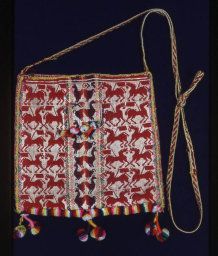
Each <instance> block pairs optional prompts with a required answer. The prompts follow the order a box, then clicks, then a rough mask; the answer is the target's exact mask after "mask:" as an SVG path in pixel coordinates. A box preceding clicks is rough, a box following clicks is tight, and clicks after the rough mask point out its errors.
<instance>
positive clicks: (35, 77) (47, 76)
mask: <svg viewBox="0 0 218 256" xmlns="http://www.w3.org/2000/svg"><path fill="white" fill-rule="evenodd" d="M149 74H151V73H150V71H144V72H140V73H130V74H100V73H88V74H75V75H65V74H64V75H61V74H55V75H50V74H28V75H25V74H24V75H20V76H22V77H25V78H30V79H32V80H38V79H42V80H45V79H46V80H52V79H54V78H72V77H79V78H86V77H88V76H96V77H104V76H109V77H137V76H138V75H149Z"/></svg>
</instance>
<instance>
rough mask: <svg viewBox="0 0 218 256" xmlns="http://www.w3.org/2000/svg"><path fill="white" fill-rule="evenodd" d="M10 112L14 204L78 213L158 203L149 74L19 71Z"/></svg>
mask: <svg viewBox="0 0 218 256" xmlns="http://www.w3.org/2000/svg"><path fill="white" fill-rule="evenodd" d="M16 112H17V120H16V121H17V122H16V124H17V125H16V129H17V131H16V147H15V150H16V152H15V153H16V155H17V157H16V159H15V167H16V175H15V183H16V201H17V204H16V205H17V210H18V211H24V212H25V211H26V212H31V213H35V214H43V212H45V214H46V212H47V210H49V209H52V211H53V215H56V216H59V215H61V214H62V212H63V211H64V212H65V215H70V214H72V212H73V211H77V215H78V216H80V214H81V213H80V212H78V210H79V211H84V210H85V211H89V210H90V209H101V210H100V211H102V212H103V214H106V215H107V214H110V213H111V214H117V213H116V211H114V209H117V210H118V211H120V209H124V213H125V214H130V213H134V212H139V211H140V207H141V206H143V209H144V211H146V212H149V211H162V210H163V207H164V199H163V189H162V173H161V164H160V152H159V151H160V150H159V138H158V128H157V123H156V113H155V103H154V95H153V87H152V78H151V75H150V74H149V73H145V74H134V75H115V76H112V75H110V76H109V75H98V74H95V75H87V76H25V77H22V78H20V79H19V84H18V90H17V111H16ZM71 129H80V132H79V133H78V134H76V135H75V134H72V133H71V132H70V131H71ZM62 131H65V133H66V131H67V133H68V135H67V136H61V132H62ZM137 206H140V207H139V208H137ZM136 208H137V209H136ZM133 209H135V210H133ZM106 210H110V213H108V212H107V213H105V212H106Z"/></svg>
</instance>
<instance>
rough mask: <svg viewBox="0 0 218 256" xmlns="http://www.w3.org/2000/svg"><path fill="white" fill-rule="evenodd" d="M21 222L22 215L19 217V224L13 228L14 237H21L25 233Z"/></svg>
mask: <svg viewBox="0 0 218 256" xmlns="http://www.w3.org/2000/svg"><path fill="white" fill-rule="evenodd" d="M22 223H23V216H21V217H20V219H19V224H18V226H17V227H15V228H14V234H13V237H14V239H19V238H23V237H24V236H25V234H26V227H25V226H24V225H23V224H22Z"/></svg>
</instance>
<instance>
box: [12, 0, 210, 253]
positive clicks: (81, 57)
mask: <svg viewBox="0 0 218 256" xmlns="http://www.w3.org/2000/svg"><path fill="white" fill-rule="evenodd" d="M149 8H163V9H165V10H166V11H167V12H169V14H170V15H171V17H172V19H173V22H174V26H175V32H176V35H177V47H178V58H179V66H180V73H181V80H182V85H183V88H184V90H185V89H187V88H188V86H189V84H190V83H191V81H192V79H193V76H194V74H195V72H196V71H197V70H199V69H202V70H203V71H205V74H206V75H205V78H204V80H203V81H202V82H201V83H200V84H199V86H198V87H197V89H196V90H195V91H194V92H193V94H192V95H191V97H190V98H189V100H188V102H187V105H186V108H185V110H186V113H187V121H188V125H189V127H190V132H191V134H192V138H193V144H194V147H195V153H196V160H197V166H198V169H199V183H200V188H201V192H202V199H203V204H204V220H203V225H202V227H201V229H200V230H199V231H198V232H197V233H195V234H193V235H185V234H182V233H180V232H178V231H176V230H175V229H174V227H173V226H172V225H171V221H170V218H169V216H168V213H167V211H166V213H165V214H163V215H162V216H161V218H160V222H161V224H162V225H163V226H165V227H167V228H168V229H169V230H170V232H171V236H170V238H169V240H168V241H167V242H166V243H164V244H162V243H159V242H157V241H156V240H155V239H153V238H151V237H146V235H145V234H144V225H145V223H146V221H147V217H146V216H145V215H135V216H128V217H116V216H114V217H105V218H98V219H96V222H97V223H98V224H100V225H101V226H103V227H104V228H105V229H106V231H107V237H106V239H105V240H104V241H102V242H96V241H95V240H93V239H90V240H89V241H88V242H87V243H81V242H79V241H78V239H77V237H76V236H75V231H76V230H77V228H78V227H81V226H83V223H82V221H81V220H79V219H64V218H54V217H53V218H52V217H49V218H43V217H33V218H34V219H37V220H39V221H40V222H41V225H42V231H41V233H40V235H39V236H36V237H34V236H31V235H27V236H26V237H25V238H24V239H22V240H18V241H15V242H14V244H13V248H14V249H13V250H14V256H18V255H22V256H26V255H32V256H33V255H40V256H44V255H60V254H63V255H67V254H71V255H81V256H86V255H90V256H100V255H103V256H107V255H114V256H122V255H134V256H142V255H146V254H149V255H151V254H152V255H154V256H158V255H167V256H174V255H177V256H180V255H181V256H183V255H198V256H201V255H202V256H207V255H208V242H209V238H208V236H209V232H208V202H209V200H208V175H209V147H208V142H209V137H208V131H209V27H208V26H209V24H208V23H209V13H208V12H209V3H208V1H206V0H192V1H188V0H184V1H170V0H166V1H164V2H163V1H154V0H153V1H134V3H133V1H127V0H126V1H118V0H117V1H112V0H111V1H107V2H103V1H70V0H62V1H61V0H53V1H46V0H44V1H43V0H38V1H28V0H16V1H15V18H14V22H15V23H14V24H15V30H14V49H15V55H14V57H15V59H14V61H15V63H14V64H15V65H14V66H15V72H14V87H13V88H12V93H13V94H14V92H15V85H16V76H17V74H18V72H19V71H20V70H21V68H23V67H24V66H26V65H28V64H31V63H33V62H35V61H37V60H39V59H41V58H43V57H45V56H48V55H50V54H52V53H55V52H56V51H58V50H61V49H63V48H65V47H68V46H70V45H71V44H73V43H76V42H78V41H80V40H82V39H85V38H87V37H88V36H90V35H93V34H95V33H98V32H100V31H102V30H104V29H106V28H108V27H110V26H112V25H114V24H117V23H119V22H121V21H123V20H125V19H127V18H129V17H131V16H133V15H135V14H136V13H138V12H141V11H143V10H144V9H149ZM141 20H142V19H139V20H138V21H136V22H134V23H131V24H129V25H127V26H125V27H124V28H121V29H120V30H118V31H116V32H113V33H111V34H109V35H107V36H105V37H104V38H102V39H99V40H98V41H96V42H94V43H92V44H90V45H88V46H85V47H84V48H81V49H79V50H77V51H75V52H74V53H72V54H68V55H67V56H64V57H62V58H61V59H59V60H58V61H55V62H53V63H48V64H43V65H41V66H39V67H37V68H35V69H34V70H32V72H34V73H63V74H64V73H68V74H79V73H90V72H98V73H112V74H117V73H133V72H141V71H143V66H142V60H141V52H140V48H139V46H140V42H139V29H140V21H141ZM144 41H145V49H146V56H147V62H148V64H149V67H150V70H151V72H152V74H153V77H154V86H155V94H156V102H157V115H158V122H159V129H160V140H161V152H162V165H163V172H164V178H165V177H166V169H167V161H168V154H169V143H170V135H171V129H172V122H173V108H174V106H175V97H174V81H173V75H172V68H171V62H170V61H171V57H170V43H169V42H170V39H169V29H168V26H167V23H166V20H165V19H164V18H163V17H160V16H158V15H155V14H154V15H153V16H150V17H149V18H148V20H147V23H146V25H145V29H144ZM12 101H13V100H12ZM176 154H177V155H176V168H175V178H174V186H173V191H172V195H173V202H174V209H175V215H176V219H177V220H178V223H179V224H181V225H182V226H184V227H187V228H191V227H193V226H194V225H195V224H196V222H197V218H198V212H197V209H196V204H195V201H194V196H193V192H192V187H191V182H190V178H189V174H188V161H187V156H186V152H185V143H184V138H183V133H182V132H180V136H179V142H178V148H177V153H176ZM15 217H16V216H15ZM15 222H16V218H15ZM15 225H16V223H15Z"/></svg>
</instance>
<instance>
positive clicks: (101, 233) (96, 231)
mask: <svg viewBox="0 0 218 256" xmlns="http://www.w3.org/2000/svg"><path fill="white" fill-rule="evenodd" d="M90 236H91V237H92V238H94V239H96V240H97V241H102V240H104V239H105V237H106V231H105V230H104V229H103V228H101V227H95V228H93V229H92V231H91V232H90Z"/></svg>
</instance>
